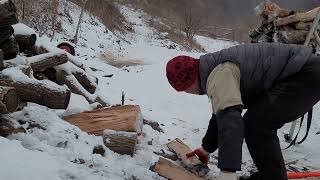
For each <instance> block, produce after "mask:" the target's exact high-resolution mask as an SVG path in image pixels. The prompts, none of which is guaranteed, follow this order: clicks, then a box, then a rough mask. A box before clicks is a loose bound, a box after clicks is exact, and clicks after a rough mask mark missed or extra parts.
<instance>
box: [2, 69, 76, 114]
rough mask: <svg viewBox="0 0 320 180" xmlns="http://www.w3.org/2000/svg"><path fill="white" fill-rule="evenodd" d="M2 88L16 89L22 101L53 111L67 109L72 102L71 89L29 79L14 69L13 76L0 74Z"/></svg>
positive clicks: (49, 82)
mask: <svg viewBox="0 0 320 180" xmlns="http://www.w3.org/2000/svg"><path fill="white" fill-rule="evenodd" d="M10 70H11V69H10ZM6 72H7V71H6ZM13 73H14V74H13ZM0 86H9V87H14V88H15V89H16V91H17V93H18V96H19V98H20V99H21V100H22V101H26V102H34V103H37V104H40V105H44V106H47V107H49V108H53V109H66V108H67V107H68V104H69V101H70V95H71V92H70V90H69V89H67V88H65V87H63V86H59V85H57V84H55V83H53V82H51V81H38V80H35V79H31V78H28V77H27V76H26V75H25V74H23V73H22V72H21V71H18V70H13V69H12V72H11V74H7V75H6V74H5V73H3V74H0Z"/></svg>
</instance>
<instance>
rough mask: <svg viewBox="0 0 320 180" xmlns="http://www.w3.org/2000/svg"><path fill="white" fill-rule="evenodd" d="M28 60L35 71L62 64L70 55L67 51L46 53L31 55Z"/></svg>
mask: <svg viewBox="0 0 320 180" xmlns="http://www.w3.org/2000/svg"><path fill="white" fill-rule="evenodd" d="M28 61H29V62H30V66H31V68H32V69H33V71H43V70H45V69H47V68H51V67H54V66H57V65H60V64H64V63H67V62H68V56H67V54H66V53H64V52H63V53H60V52H59V53H46V54H41V55H37V56H33V57H29V58H28Z"/></svg>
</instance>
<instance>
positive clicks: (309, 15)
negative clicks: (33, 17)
mask: <svg viewBox="0 0 320 180" xmlns="http://www.w3.org/2000/svg"><path fill="white" fill-rule="evenodd" d="M319 9H320V7H317V8H315V9H312V10H310V11H308V12H304V13H296V14H294V15H291V16H287V17H284V18H278V19H276V20H274V21H273V24H274V25H275V26H283V25H287V24H290V23H295V22H301V21H302V22H307V21H313V19H314V18H315V17H316V15H317V13H318V11H319Z"/></svg>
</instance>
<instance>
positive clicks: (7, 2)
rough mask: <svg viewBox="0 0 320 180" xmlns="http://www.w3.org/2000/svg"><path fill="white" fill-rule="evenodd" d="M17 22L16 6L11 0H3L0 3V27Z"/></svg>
mask: <svg viewBox="0 0 320 180" xmlns="http://www.w3.org/2000/svg"><path fill="white" fill-rule="evenodd" d="M18 22H19V20H18V16H17V14H16V7H15V5H14V3H13V2H12V1H11V0H3V1H1V3H0V27H1V28H2V27H7V26H11V25H14V24H17V23H18Z"/></svg>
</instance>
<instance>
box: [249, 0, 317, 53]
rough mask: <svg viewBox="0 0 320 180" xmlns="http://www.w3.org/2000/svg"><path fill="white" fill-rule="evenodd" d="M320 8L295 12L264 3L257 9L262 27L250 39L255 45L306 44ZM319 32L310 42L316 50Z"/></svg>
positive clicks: (252, 33)
mask: <svg viewBox="0 0 320 180" xmlns="http://www.w3.org/2000/svg"><path fill="white" fill-rule="evenodd" d="M319 8H320V7H317V8H315V9H312V10H310V11H307V12H294V11H289V10H286V9H282V8H281V7H279V6H278V5H277V4H275V3H273V2H271V1H268V0H267V1H264V2H262V3H261V4H259V5H258V6H257V7H256V9H255V10H256V12H257V14H258V15H259V16H260V17H261V19H262V23H261V26H260V27H259V28H257V29H255V30H254V31H252V32H251V33H250V38H251V40H252V42H253V43H257V42H280V43H286V44H304V42H305V40H306V37H307V34H308V32H309V30H310V27H311V26H312V23H313V20H314V18H315V16H316V15H317V13H318V11H319ZM318 31H319V29H318V30H316V32H315V33H314V34H313V37H312V39H311V41H310V45H312V46H313V47H314V48H316V46H317V44H320V38H319V35H318Z"/></svg>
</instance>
